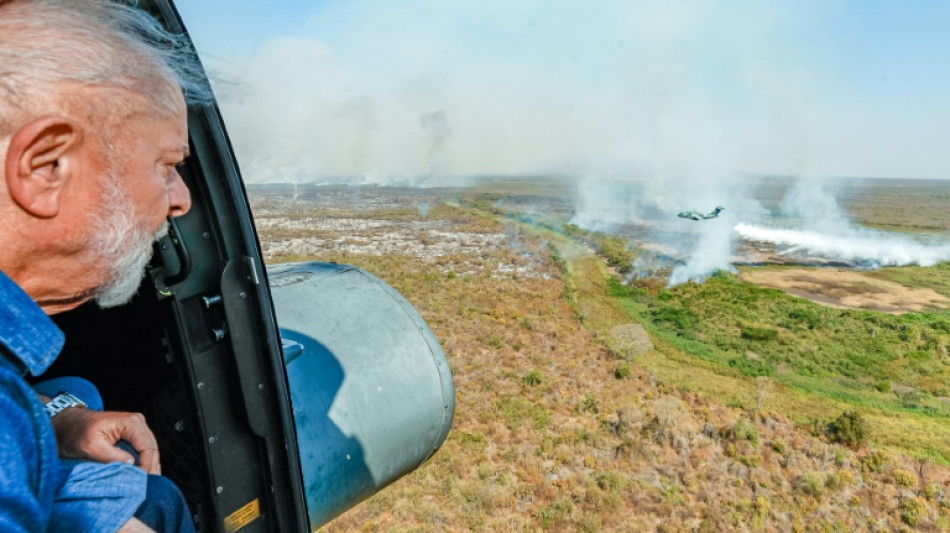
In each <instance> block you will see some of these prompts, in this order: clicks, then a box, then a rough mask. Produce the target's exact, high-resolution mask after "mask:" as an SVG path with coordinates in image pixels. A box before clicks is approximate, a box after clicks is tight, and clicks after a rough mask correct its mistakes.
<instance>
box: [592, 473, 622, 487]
mask: <svg viewBox="0 0 950 533" xmlns="http://www.w3.org/2000/svg"><path fill="white" fill-rule="evenodd" d="M596 479H597V486H598V487H600V488H601V489H602V490H605V491H607V492H617V491H618V490H620V487H622V486H623V478H621V477H620V475H619V474H617V473H616V472H604V473H602V474H597V478H596Z"/></svg>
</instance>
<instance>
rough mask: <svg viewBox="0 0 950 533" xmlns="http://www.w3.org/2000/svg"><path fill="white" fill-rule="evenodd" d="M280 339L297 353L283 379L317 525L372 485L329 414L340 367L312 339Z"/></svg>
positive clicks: (355, 449) (360, 456) (356, 446)
mask: <svg viewBox="0 0 950 533" xmlns="http://www.w3.org/2000/svg"><path fill="white" fill-rule="evenodd" d="M280 336H281V339H283V340H286V341H292V342H295V343H298V344H299V345H300V346H301V347H302V348H303V351H302V353H300V355H299V356H297V357H294V358H292V359H289V360H288V362H287V377H288V380H289V384H290V395H291V401H292V404H293V411H294V422H295V423H296V427H297V445H298V447H299V450H300V466H301V470H302V471H303V477H304V487H306V492H307V494H306V496H307V510H308V514H309V515H310V522H311V523H312V524H313V523H323V522H325V521H326V518H324V517H333V516H336V515H337V514H339V513H341V512H342V511H344V510H346V509H347V508H349V507H350V506H351V505H352V502H354V501H360V500H362V499H364V498H366V497H368V496H370V495H371V494H373V493H374V492H375V491H376V489H375V483H374V480H373V477H372V474H371V473H370V470H369V467H368V466H367V464H366V461H365V457H364V453H363V447H362V445H360V443H359V441H358V440H357V439H356V438H354V437H349V436H347V435H345V434H344V433H343V431H342V430H341V429H340V427H339V426H338V425H337V422H335V421H334V420H333V416H353V415H355V413H331V410H332V407H333V402H334V399H335V398H336V396H337V394H338V392H339V390H340V387H341V386H342V384H343V378H344V377H345V376H344V372H343V366H342V365H341V364H340V361H339V360H338V358H337V357H336V356H335V355H334V354H333V353H332V352H331V351H330V350H329V349H328V348H327V347H326V346H325V345H324V344H322V343H320V342H319V341H318V340H316V339H314V338H312V337H309V336H307V335H304V334H302V333H299V332H296V331H292V330H288V329H281V330H280Z"/></svg>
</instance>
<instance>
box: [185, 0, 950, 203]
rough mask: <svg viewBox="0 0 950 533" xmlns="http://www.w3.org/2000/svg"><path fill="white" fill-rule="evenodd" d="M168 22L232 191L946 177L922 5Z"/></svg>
mask: <svg viewBox="0 0 950 533" xmlns="http://www.w3.org/2000/svg"><path fill="white" fill-rule="evenodd" d="M179 8H180V9H181V11H182V15H183V18H184V20H185V23H186V25H187V26H188V28H189V30H190V32H191V34H192V37H193V39H194V40H195V41H196V43H197V46H198V48H199V51H200V52H201V53H202V57H203V60H204V61H205V64H206V66H207V67H208V68H209V70H210V71H211V72H212V74H213V75H214V77H215V78H216V81H215V88H216V92H217V93H218V98H219V100H220V103H221V107H222V109H223V111H224V113H225V119H226V120H227V123H228V127H229V132H230V134H231V137H232V140H233V142H234V144H235V147H236V150H237V153H238V157H239V159H240V160H241V163H242V166H243V167H244V174H245V178H246V179H247V180H248V181H312V180H318V179H321V178H326V177H332V176H350V177H352V176H357V177H361V179H363V180H365V181H370V182H379V183H386V182H388V181H391V180H410V181H411V180H412V179H417V178H422V179H423V181H425V180H429V182H430V184H451V183H452V182H453V180H454V179H456V178H457V177H458V176H465V175H473V174H498V173H504V174H545V173H557V174H562V175H563V174H566V175H575V176H586V177H590V176H591V175H598V176H618V177H623V176H631V177H653V178H657V177H659V178H660V179H663V180H667V179H669V180H672V181H675V182H685V183H707V182H709V181H712V182H716V183H719V182H720V181H721V180H727V179H728V178H727V177H726V176H730V175H735V174H737V173H755V174H759V173H768V174H788V175H799V176H865V177H885V176H887V177H913V178H948V177H950V150H947V149H946V140H947V139H948V138H950V69H948V68H947V66H948V65H950V35H948V33H947V32H946V31H945V29H944V28H943V26H942V24H941V21H945V20H948V16H950V5H947V4H944V3H940V2H913V3H898V2H889V3H888V2H857V1H855V2H799V1H795V2H793V1H787V2H768V3H765V2H711V1H710V2H705V1H691V2H675V3H672V2H659V1H656V2H653V1H645V2H597V3H587V2H579V1H566V0H553V1H552V0H543V1H542V0H520V1H506V2H480V3H474V2H459V1H439V0H410V1H403V2H384V1H381V0H354V1H347V2H332V1H330V2H327V1H324V2H303V1H300V0H298V1H295V2H282V3H279V4H277V3H273V4H268V5H266V6H265V5H263V4H257V3H253V2H250V1H241V2H222V1H207V0H202V1H201V2H198V1H197V0H190V1H182V2H179ZM715 188H716V187H713V189H715ZM710 207H711V206H710Z"/></svg>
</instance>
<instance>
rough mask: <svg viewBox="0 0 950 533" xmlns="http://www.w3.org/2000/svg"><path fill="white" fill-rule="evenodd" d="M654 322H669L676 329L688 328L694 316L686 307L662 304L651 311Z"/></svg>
mask: <svg viewBox="0 0 950 533" xmlns="http://www.w3.org/2000/svg"><path fill="white" fill-rule="evenodd" d="M651 315H653V321H654V322H670V323H671V324H673V325H674V326H676V327H677V328H678V329H689V327H690V326H692V325H693V321H694V320H695V317H694V316H693V314H692V313H691V312H689V311H687V310H686V309H679V308H676V307H669V306H664V307H661V308H659V309H656V310H654V311H652V312H651Z"/></svg>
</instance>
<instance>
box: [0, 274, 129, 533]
mask: <svg viewBox="0 0 950 533" xmlns="http://www.w3.org/2000/svg"><path fill="white" fill-rule="evenodd" d="M63 343H64V337H63V333H62V332H61V331H60V330H59V328H57V327H56V325H55V324H54V323H53V321H52V320H50V319H49V317H48V316H46V313H44V312H43V310H42V309H40V308H39V306H37V305H36V303H34V302H33V300H32V299H31V298H30V297H29V296H28V295H27V294H26V293H24V292H23V291H22V290H21V289H20V288H19V287H18V286H17V285H16V284H15V283H13V281H12V280H10V278H8V277H7V276H6V275H5V274H4V273H3V272H0V531H2V532H4V533H7V532H11V533H18V532H21V531H22V532H43V531H97V532H98V531H115V530H117V529H118V528H119V526H121V525H122V524H124V523H125V522H126V521H127V520H128V519H129V518H130V517H131V516H132V514H133V513H134V512H135V510H136V509H137V508H138V506H139V505H140V504H141V503H142V501H144V499H145V483H146V474H145V472H144V471H143V470H141V469H139V468H136V467H134V466H130V465H123V464H120V463H110V464H102V463H91V462H81V461H61V460H60V459H59V458H58V456H57V452H56V436H55V434H54V433H53V426H52V424H50V420H49V417H48V416H47V415H46V411H45V409H44V408H43V404H42V403H41V402H40V400H39V397H38V396H37V395H36V392H34V390H33V389H32V388H31V387H30V385H29V384H27V383H26V381H24V379H23V376H24V375H25V374H26V373H27V372H29V373H30V374H32V375H34V376H37V375H40V374H42V373H43V372H44V371H46V369H47V368H48V367H49V365H50V364H52V363H53V361H54V360H55V359H56V356H57V355H59V352H60V350H61V349H62V347H63Z"/></svg>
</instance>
